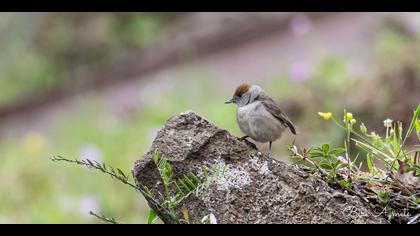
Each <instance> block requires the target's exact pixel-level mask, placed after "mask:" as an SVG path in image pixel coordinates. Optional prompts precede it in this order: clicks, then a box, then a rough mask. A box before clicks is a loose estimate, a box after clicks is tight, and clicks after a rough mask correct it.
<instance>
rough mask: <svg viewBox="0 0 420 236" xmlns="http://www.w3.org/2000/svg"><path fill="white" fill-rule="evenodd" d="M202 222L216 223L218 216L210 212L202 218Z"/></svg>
mask: <svg viewBox="0 0 420 236" xmlns="http://www.w3.org/2000/svg"><path fill="white" fill-rule="evenodd" d="M201 223H204V224H207V223H208V224H211V225H216V224H217V219H216V216H214V215H213V213H210V214H208V215H206V216H204V217H203V219H201Z"/></svg>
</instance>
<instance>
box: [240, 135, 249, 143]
mask: <svg viewBox="0 0 420 236" xmlns="http://www.w3.org/2000/svg"><path fill="white" fill-rule="evenodd" d="M247 138H249V136H248V135H245V136H242V137H240V138H239V140H240V141H241V142H243V141H245V140H246V139H247Z"/></svg>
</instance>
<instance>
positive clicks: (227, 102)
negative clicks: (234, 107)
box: [225, 98, 233, 104]
mask: <svg viewBox="0 0 420 236" xmlns="http://www.w3.org/2000/svg"><path fill="white" fill-rule="evenodd" d="M230 103H233V98H232V99H230V100H229V101H226V102H225V104H230Z"/></svg>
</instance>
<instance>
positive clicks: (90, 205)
mask: <svg viewBox="0 0 420 236" xmlns="http://www.w3.org/2000/svg"><path fill="white" fill-rule="evenodd" d="M100 209H101V207H100V205H99V202H98V200H97V199H96V198H95V197H93V196H84V197H83V198H82V200H81V201H80V208H79V210H80V213H81V214H89V212H91V211H92V212H99V211H100Z"/></svg>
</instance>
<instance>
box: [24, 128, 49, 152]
mask: <svg viewBox="0 0 420 236" xmlns="http://www.w3.org/2000/svg"><path fill="white" fill-rule="evenodd" d="M44 148H45V139H44V137H43V136H42V135H40V134H38V133H29V134H27V135H26V136H25V138H24V139H23V150H24V151H25V153H26V154H27V155H30V156H36V155H38V154H40V153H41V152H42V151H43V150H44Z"/></svg>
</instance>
